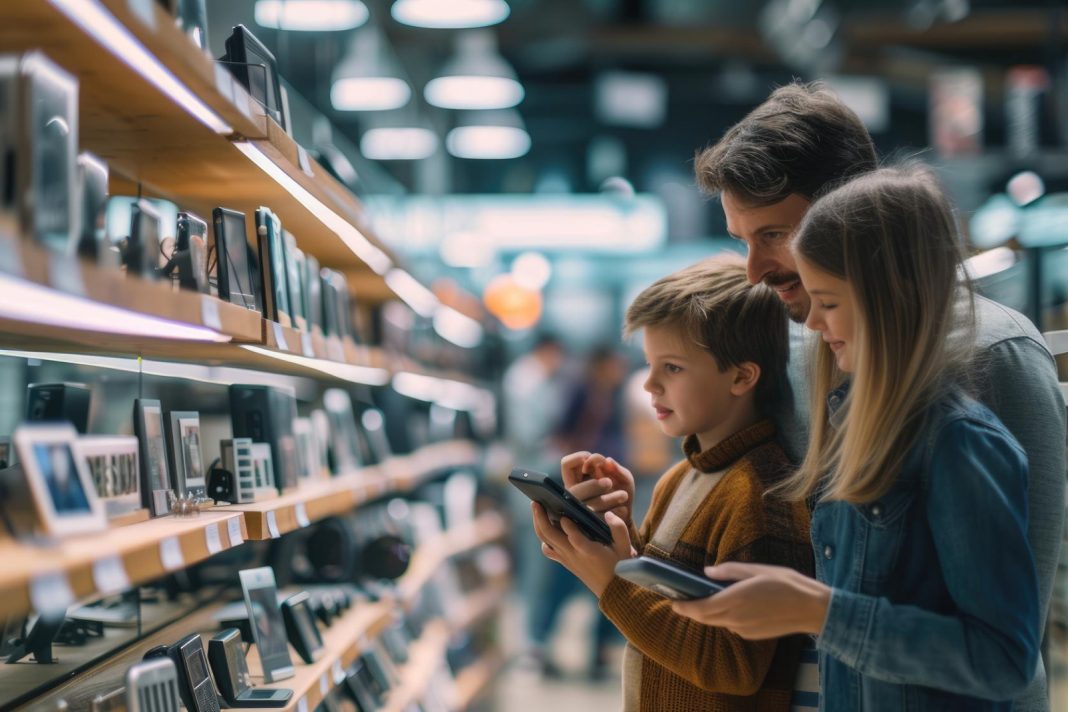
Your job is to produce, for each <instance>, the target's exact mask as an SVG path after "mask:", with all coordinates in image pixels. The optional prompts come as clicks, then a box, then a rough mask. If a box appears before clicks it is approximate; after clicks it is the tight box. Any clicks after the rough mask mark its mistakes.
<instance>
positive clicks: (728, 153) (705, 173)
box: [695, 84, 1066, 712]
mask: <svg viewBox="0 0 1068 712" xmlns="http://www.w3.org/2000/svg"><path fill="white" fill-rule="evenodd" d="M875 167H876V156H875V148H874V145H873V143H872V140H871V137H870V135H869V134H868V132H867V129H865V128H864V125H863V124H862V123H861V121H860V119H859V118H858V117H857V116H856V114H854V113H853V111H852V110H850V109H849V108H848V107H846V106H845V105H844V104H843V103H842V102H841V101H840V100H839V99H838V98H837V97H836V96H835V95H834V94H832V93H831V92H829V91H827V90H825V89H823V88H822V87H820V86H819V85H803V84H792V85H789V86H785V87H781V88H779V89H778V90H776V91H775V92H774V93H773V94H772V95H771V96H770V97H769V98H768V99H767V101H765V102H764V103H763V104H761V105H760V106H758V107H757V108H756V109H754V110H753V111H752V112H751V113H750V114H749V115H748V116H746V117H745V118H744V119H742V121H741V122H739V123H738V124H737V125H735V126H734V127H732V128H731V129H730V130H728V131H727V133H726V134H725V135H724V136H723V138H722V139H721V140H720V141H719V142H718V143H717V144H715V145H714V146H712V147H710V148H708V149H706V150H704V151H702V152H700V153H699V154H698V156H697V158H696V165H695V172H696V175H697V180H698V183H699V185H700V186H701V188H702V190H704V191H705V192H707V193H709V194H713V195H719V196H720V197H721V200H722V204H723V211H724V213H725V214H726V218H727V230H728V232H729V233H730V234H731V235H732V236H733V237H735V238H736V239H738V240H740V241H741V242H743V243H745V245H746V248H747V250H748V255H747V258H746V264H747V273H748V278H749V280H750V281H751V282H753V283H756V282H764V283H765V284H767V285H768V286H770V287H772V288H773V289H774V290H775V291H776V293H778V295H779V297H780V298H781V299H782V301H783V303H784V304H785V305H786V308H787V310H788V312H789V314H790V317H791V318H792V319H793V320H794V321H795V322H797V323H798V324H800V323H803V322H804V320H805V318H806V317H807V316H808V311H809V296H808V294H807V293H806V292H805V290H804V288H803V287H802V286H801V282H800V278H799V277H798V274H797V264H796V262H795V260H794V257H793V254H792V253H791V251H790V239H791V235H792V234H793V232H794V229H795V228H796V227H797V225H798V224H799V223H800V222H801V218H802V217H803V216H804V214H805V212H806V210H807V209H808V207H809V205H810V204H811V203H812V201H813V200H815V199H816V198H817V197H819V195H821V194H822V193H824V192H826V191H827V190H828V189H830V188H832V187H834V186H835V185H837V184H839V183H841V182H843V181H845V180H848V179H849V178H851V177H853V176H856V175H859V174H861V173H865V172H867V171H870V170H872V169H874V168H875ZM976 317H977V319H976V321H977V335H976V347H977V348H976V352H977V358H976V373H975V374H973V375H974V376H975V377H976V381H975V383H976V386H977V396H978V397H979V399H980V400H981V401H982V402H983V403H984V404H986V405H987V407H989V408H990V409H991V410H993V411H994V413H995V414H996V415H997V416H998V417H999V418H1000V419H1001V421H1002V422H1003V423H1004V424H1005V426H1006V427H1007V428H1008V429H1009V430H1010V431H1011V432H1012V434H1013V436H1015V437H1016V439H1017V440H1019V442H1020V444H1021V445H1022V446H1023V448H1024V450H1025V451H1026V452H1027V456H1028V460H1029V462H1030V475H1029V480H1028V497H1029V502H1028V504H1029V522H1028V539H1029V541H1030V544H1031V547H1032V549H1033V550H1034V555H1035V563H1036V565H1037V570H1038V576H1039V594H1040V601H1041V604H1042V621H1043V626H1044V625H1045V621H1046V615H1047V613H1048V611H1049V601H1050V597H1051V595H1052V590H1053V578H1054V574H1055V572H1056V569H1057V561H1058V557H1059V552H1060V545H1061V532H1062V528H1063V524H1064V502H1065V474H1066V472H1065V408H1064V402H1063V400H1062V399H1061V395H1060V392H1059V389H1058V386H1057V371H1056V366H1055V363H1054V361H1053V357H1052V356H1051V355H1050V353H1049V350H1048V349H1047V348H1046V346H1045V344H1044V342H1043V340H1042V337H1041V335H1040V334H1039V332H1038V331H1037V330H1036V329H1035V327H1034V325H1033V324H1031V322H1030V321H1029V320H1028V319H1027V318H1026V317H1024V316H1023V315H1021V314H1019V313H1018V312H1015V311H1013V310H1012V309H1009V308H1007V307H1005V306H1002V305H1000V304H998V303H996V302H993V301H991V300H989V299H986V298H985V297H981V296H979V297H977V298H976ZM798 330H799V329H798ZM799 357H800V358H799ZM802 360H803V354H802V353H800V352H799V350H797V349H795V350H794V353H793V354H792V356H791V381H792V383H793V384H794V393H795V402H796V411H795V413H794V414H793V417H790V414H783V416H782V418H781V419H780V420H781V421H783V422H781V423H780V427H781V431H782V432H784V433H787V435H788V440H789V442H788V443H787V445H788V449H789V450H791V454H792V455H799V454H801V453H803V447H804V442H805V435H806V433H805V431H806V430H807V423H806V422H805V421H806V418H805V416H804V414H805V413H806V412H807V407H808V403H807V399H805V398H802V397H796V396H798V395H799V391H804V390H805V389H804V388H803V385H804V369H803V368H801V361H802ZM798 386H802V388H799V387H798ZM798 415H800V417H798ZM1014 708H1015V709H1017V710H1026V711H1028V712H1031V711H1042V712H1045V711H1046V710H1048V709H1049V698H1048V695H1047V691H1046V674H1045V670H1044V668H1043V666H1042V665H1040V666H1039V670H1038V671H1037V674H1036V677H1035V680H1034V681H1033V683H1032V684H1031V686H1030V688H1028V690H1027V692H1026V693H1025V694H1024V695H1023V696H1022V697H1021V698H1019V699H1018V700H1016V703H1015V705H1014Z"/></svg>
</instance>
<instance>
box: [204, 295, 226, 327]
mask: <svg viewBox="0 0 1068 712" xmlns="http://www.w3.org/2000/svg"><path fill="white" fill-rule="evenodd" d="M200 321H201V322H203V324H204V326H206V327H208V328H209V329H215V330H216V331H222V317H221V316H219V303H218V302H216V301H215V298H214V297H201V298H200Z"/></svg>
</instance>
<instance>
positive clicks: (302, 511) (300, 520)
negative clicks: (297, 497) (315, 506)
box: [293, 502, 311, 529]
mask: <svg viewBox="0 0 1068 712" xmlns="http://www.w3.org/2000/svg"><path fill="white" fill-rule="evenodd" d="M293 511H294V513H295V514H296V515H297V526H298V527H300V528H301V529H303V528H304V527H306V526H308V525H309V524H311V520H310V519H308V509H307V508H306V507H305V506H304V503H303V502H298V503H297V506H295V507H293Z"/></svg>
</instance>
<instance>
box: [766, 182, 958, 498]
mask: <svg viewBox="0 0 1068 712" xmlns="http://www.w3.org/2000/svg"><path fill="white" fill-rule="evenodd" d="M793 249H794V252H795V254H796V255H797V256H798V258H799V259H801V260H804V261H805V262H807V263H809V264H810V265H812V266H813V267H814V268H816V269H818V270H820V271H823V272H826V273H827V274H830V275H831V276H833V277H837V278H838V279H842V280H845V281H846V282H847V283H848V285H849V289H850V291H851V292H852V296H853V299H854V301H855V306H854V310H853V314H854V319H855V324H854V336H855V340H856V346H855V351H856V355H855V357H854V363H853V373H852V374H844V373H842V372H841V371H839V370H838V367H837V365H836V362H835V358H834V354H833V353H831V350H830V348H829V346H828V345H827V344H826V343H825V342H823V341H819V342H818V343H817V344H816V356H815V358H814V359H813V376H812V380H811V384H812V386H811V396H812V409H811V411H810V412H811V421H810V422H811V431H810V433H809V445H808V452H807V454H806V457H805V460H804V462H803V463H802V464H801V469H800V470H798V472H797V474H796V475H795V477H794V478H792V480H791V481H789V482H788V483H786V484H785V486H784V490H785V492H786V495H787V496H791V495H792V496H793V497H796V498H801V497H808V496H809V495H812V494H815V493H817V492H818V493H819V494H820V496H821V497H822V498H825V499H838V500H845V501H847V502H851V503H854V504H861V503H866V502H871V501H874V500H876V499H878V498H879V497H881V496H882V495H883V494H885V493H886V492H887V491H889V489H890V488H891V487H892V486H893V484H894V480H895V478H896V477H897V475H898V472H899V471H900V470H901V467H902V464H903V463H904V460H905V457H906V456H907V455H908V453H909V450H910V449H911V447H912V445H913V444H914V443H915V441H916V439H917V438H918V437H920V435H921V433H920V429H921V427H922V422H923V415H924V412H925V411H926V409H927V407H928V406H929V405H930V404H931V403H933V402H934V401H935V400H937V399H938V398H939V397H941V396H942V394H944V393H945V392H946V391H947V390H948V389H950V388H952V387H954V386H955V385H957V384H961V383H962V374H963V373H964V372H965V369H966V368H967V365H968V363H969V362H970V360H971V357H972V353H973V344H974V328H975V306H974V301H973V296H972V291H971V289H970V285H969V284H968V282H967V279H966V277H965V276H964V275H963V273H962V270H961V263H962V245H961V239H960V233H959V231H958V229H957V223H956V219H955V216H954V213H953V208H952V206H951V205H950V202H949V199H948V198H947V197H946V195H945V193H944V192H943V190H942V188H941V187H940V186H939V184H938V181H937V180H936V179H935V177H934V175H933V174H932V173H931V172H930V170H928V169H926V168H923V167H921V166H905V167H902V168H883V169H880V170H877V171H874V172H872V173H869V174H867V175H864V176H861V177H859V178H856V179H854V180H852V181H851V182H849V183H847V184H845V185H844V186H842V187H840V188H838V189H837V190H834V191H832V192H831V193H829V194H827V195H826V196H825V197H823V198H821V199H820V200H818V201H816V203H815V204H813V206H812V207H811V208H810V209H809V210H808V212H807V213H806V215H805V217H804V219H803V220H802V221H801V225H800V226H799V227H798V230H797V235H796V236H795V237H794V243H793ZM847 377H848V378H849V380H850V381H851V384H850V388H849V394H848V395H847V396H846V398H845V401H844V403H843V404H842V405H841V406H840V411H839V412H838V413H836V416H835V422H836V423H838V425H837V427H835V426H832V425H831V423H830V422H829V413H828V409H827V401H826V398H827V394H828V392H829V391H830V390H831V389H833V388H835V387H836V386H839V385H841V384H842V383H844V382H845V380H846V379H847Z"/></svg>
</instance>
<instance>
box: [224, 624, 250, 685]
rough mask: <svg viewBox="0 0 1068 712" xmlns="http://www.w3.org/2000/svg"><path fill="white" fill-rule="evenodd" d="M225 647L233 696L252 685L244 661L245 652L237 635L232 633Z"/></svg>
mask: <svg viewBox="0 0 1068 712" xmlns="http://www.w3.org/2000/svg"><path fill="white" fill-rule="evenodd" d="M225 649H226V660H227V665H226V666H227V667H228V668H230V679H231V681H232V682H233V686H234V696H235V697H236V696H237V695H240V694H241V693H242V692H244V691H245V690H247V689H248V688H250V687H252V681H251V680H250V679H249V672H248V663H247V662H246V661H245V654H244V652H242V650H241V641H240V637H239V636H237V635H234V637H233V638H232V639H230V640H228V641H227V642H226V645H225Z"/></svg>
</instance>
